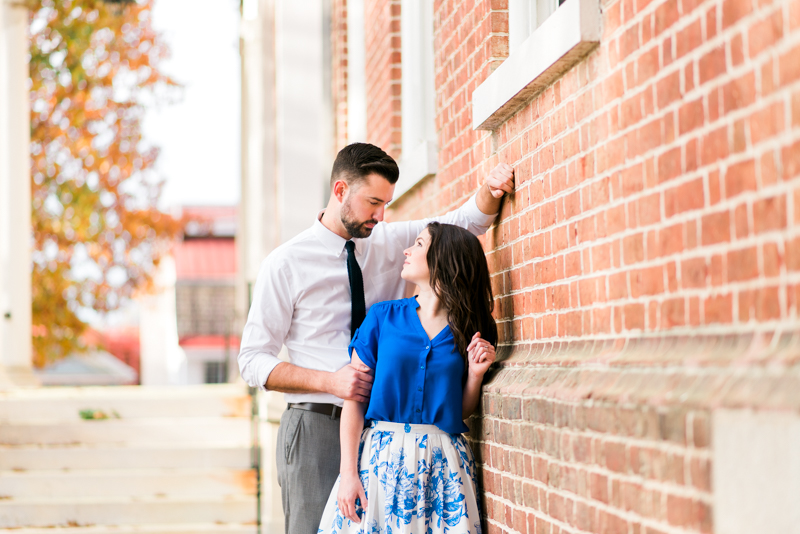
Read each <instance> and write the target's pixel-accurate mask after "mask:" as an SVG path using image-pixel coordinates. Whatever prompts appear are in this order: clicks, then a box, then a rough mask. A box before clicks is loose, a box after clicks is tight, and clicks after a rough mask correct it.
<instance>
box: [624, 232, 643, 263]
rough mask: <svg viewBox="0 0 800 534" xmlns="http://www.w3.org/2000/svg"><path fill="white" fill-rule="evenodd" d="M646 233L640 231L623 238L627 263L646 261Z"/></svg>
mask: <svg viewBox="0 0 800 534" xmlns="http://www.w3.org/2000/svg"><path fill="white" fill-rule="evenodd" d="M643 236H644V234H641V233H638V234H634V235H631V236H628V237H626V238H624V239H623V250H624V252H623V258H624V260H625V264H626V265H631V264H634V263H639V262H641V261H644V239H643Z"/></svg>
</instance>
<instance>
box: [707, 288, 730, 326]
mask: <svg viewBox="0 0 800 534" xmlns="http://www.w3.org/2000/svg"><path fill="white" fill-rule="evenodd" d="M703 309H704V311H705V313H704V318H705V321H704V322H705V324H714V323H730V322H731V321H733V297H732V296H731V295H718V296H711V297H708V298H706V299H705V301H704V303H703Z"/></svg>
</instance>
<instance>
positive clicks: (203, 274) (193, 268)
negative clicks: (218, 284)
mask: <svg viewBox="0 0 800 534" xmlns="http://www.w3.org/2000/svg"><path fill="white" fill-rule="evenodd" d="M173 253H174V255H175V268H176V270H177V274H178V280H179V281H180V280H234V279H235V278H236V244H235V242H234V240H233V239H230V238H228V239H224V238H209V239H203V238H201V239H187V240H186V241H182V242H180V243H177V244H176V246H175V250H174V251H173Z"/></svg>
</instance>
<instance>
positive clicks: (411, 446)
mask: <svg viewBox="0 0 800 534" xmlns="http://www.w3.org/2000/svg"><path fill="white" fill-rule="evenodd" d="M404 254H405V256H406V261H405V263H404V264H403V271H402V273H401V276H402V277H403V279H405V280H406V281H408V282H412V283H414V284H416V285H417V286H418V288H419V294H418V295H417V296H416V297H412V298H409V299H402V300H394V301H387V302H381V303H379V304H375V305H374V306H372V308H371V309H370V311H369V313H368V314H367V317H366V319H365V320H364V322H363V324H362V325H361V327H360V328H359V329H358V330H357V331H356V333H355V335H354V337H353V341H352V342H351V343H350V351H351V361H352V365H356V366H358V365H362V364H363V365H366V366H367V367H369V368H370V369H372V370H373V371H374V373H375V381H374V383H373V387H372V396H371V398H370V400H369V404H368V406H367V404H365V403H359V402H357V401H345V403H344V407H343V409H342V418H341V430H340V438H341V444H342V459H341V464H340V474H339V479H338V480H337V481H336V485H335V486H334V487H333V490H332V492H331V496H330V498H329V499H328V504H327V506H326V508H325V512H324V513H323V515H322V521H321V523H320V529H319V532H324V533H330V534H333V533H337V534H339V533H369V534H373V533H387V534H389V533H391V534H401V533H411V532H414V533H425V534H434V533H440V532H441V533H444V532H448V533H451V534H459V533H464V534H466V533H471V534H475V533H480V532H481V526H480V516H479V509H478V492H477V484H476V479H475V462H474V460H473V457H472V451H471V450H470V448H469V445H468V444H467V442H466V440H465V439H464V437H463V436H462V435H461V434H462V433H463V432H466V431H468V430H469V429H468V428H467V426H466V425H465V424H464V421H463V420H464V419H465V418H467V417H469V416H470V415H471V414H472V412H473V411H474V410H475V408H476V407H477V405H478V400H479V397H480V389H481V383H482V381H483V375H484V374H485V373H486V371H487V370H488V369H489V366H490V365H491V364H492V362H493V361H494V360H495V350H494V345H495V344H496V341H497V327H496V326H495V323H494V319H493V318H492V315H491V314H492V308H493V300H492V289H491V284H490V281H489V269H488V267H487V265H486V257H485V255H484V252H483V248H482V247H481V244H480V242H479V241H478V239H477V238H476V237H475V236H473V235H472V234H470V233H469V232H467V231H466V230H464V229H462V228H459V227H457V226H452V225H448V224H439V223H431V224H430V225H428V227H427V228H426V229H425V230H423V231H422V233H421V234H420V235H419V237H417V239H416V241H415V242H414V244H413V245H412V246H411V247H410V248H408V249H406V250H405V252H404ZM365 416H366V419H368V420H371V421H372V422H371V425H370V426H369V427H368V428H366V429H364V419H365ZM362 430H363V433H362ZM359 436H360V440H359Z"/></svg>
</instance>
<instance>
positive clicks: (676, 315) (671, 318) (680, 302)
mask: <svg viewBox="0 0 800 534" xmlns="http://www.w3.org/2000/svg"><path fill="white" fill-rule="evenodd" d="M685 324H686V310H685V301H684V299H683V298H675V299H669V300H665V301H664V302H662V303H661V325H660V326H661V328H672V327H674V326H683V325H685Z"/></svg>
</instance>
